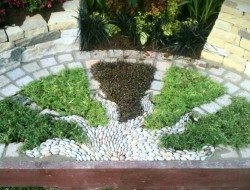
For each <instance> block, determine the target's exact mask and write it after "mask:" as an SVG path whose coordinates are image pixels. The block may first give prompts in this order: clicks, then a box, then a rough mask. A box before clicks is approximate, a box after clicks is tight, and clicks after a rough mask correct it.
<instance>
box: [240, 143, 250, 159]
mask: <svg viewBox="0 0 250 190" xmlns="http://www.w3.org/2000/svg"><path fill="white" fill-rule="evenodd" d="M240 154H241V156H242V158H250V145H248V146H247V147H245V148H241V149H240Z"/></svg>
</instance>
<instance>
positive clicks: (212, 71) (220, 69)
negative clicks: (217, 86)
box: [209, 67, 226, 76]
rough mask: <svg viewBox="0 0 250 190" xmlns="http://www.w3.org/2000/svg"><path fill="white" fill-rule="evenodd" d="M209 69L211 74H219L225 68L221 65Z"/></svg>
mask: <svg viewBox="0 0 250 190" xmlns="http://www.w3.org/2000/svg"><path fill="white" fill-rule="evenodd" d="M209 71H210V72H211V73H212V74H213V75H217V76H221V75H222V74H223V73H224V72H225V71H226V70H225V69H224V68H222V67H219V68H211V69H209Z"/></svg>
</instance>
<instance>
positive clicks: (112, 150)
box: [26, 95, 214, 161]
mask: <svg viewBox="0 0 250 190" xmlns="http://www.w3.org/2000/svg"><path fill="white" fill-rule="evenodd" d="M96 99H97V100H98V101H100V102H101V103H102V105H103V107H104V108H105V109H106V115H107V117H108V118H109V123H108V124H107V125H106V126H98V127H96V128H94V127H91V126H89V125H88V124H87V122H86V121H85V120H84V118H82V117H79V116H75V115H73V116H68V117H61V118H60V119H62V120H65V121H68V122H74V123H77V124H78V125H79V126H80V127H81V128H82V129H83V131H84V132H86V134H87V137H88V144H82V145H79V144H76V142H75V141H73V140H68V139H58V138H54V139H49V140H47V141H46V142H44V143H42V144H41V145H40V146H39V147H37V148H34V149H33V150H27V151H26V155H27V156H30V157H34V158H43V157H46V156H50V155H62V156H67V157H71V158H74V159H76V160H79V161H92V160H113V161H116V160H117V161H118V160H148V161H154V160H205V159H206V158H207V157H209V156H210V155H211V154H212V153H213V152H214V147H212V146H209V145H207V146H204V147H203V148H202V149H201V151H188V150H174V149H171V148H170V149H165V148H162V147H160V146H159V141H160V140H159V138H160V137H161V136H162V135H163V134H169V135H171V134H181V133H183V132H184V131H185V125H186V123H187V122H188V120H189V117H190V113H187V114H185V115H184V116H182V117H181V119H180V121H179V122H177V123H176V124H175V125H173V126H172V127H164V128H162V129H160V130H150V129H146V128H143V127H142V126H143V125H144V118H145V117H147V116H149V115H150V114H151V113H152V112H153V104H152V103H151V101H150V96H149V95H146V96H144V97H143V98H142V100H141V105H142V108H143V111H144V113H143V115H142V116H138V117H136V118H135V119H131V120H128V121H127V122H119V121H118V120H119V112H118V107H117V105H116V104H115V103H114V102H111V101H109V100H106V99H103V98H102V97H100V96H98V95H96Z"/></svg>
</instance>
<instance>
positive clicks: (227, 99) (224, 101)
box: [215, 94, 232, 106]
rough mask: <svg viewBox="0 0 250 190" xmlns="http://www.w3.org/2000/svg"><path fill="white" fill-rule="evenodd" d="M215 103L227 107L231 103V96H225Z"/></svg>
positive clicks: (217, 99)
mask: <svg viewBox="0 0 250 190" xmlns="http://www.w3.org/2000/svg"><path fill="white" fill-rule="evenodd" d="M215 102H216V103H218V104H219V105H220V106H228V105H230V104H231V103H232V100H231V96H229V95H228V94H225V95H223V96H221V97H219V98H216V99H215Z"/></svg>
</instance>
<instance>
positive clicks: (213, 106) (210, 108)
mask: <svg viewBox="0 0 250 190" xmlns="http://www.w3.org/2000/svg"><path fill="white" fill-rule="evenodd" d="M201 108H202V109H204V110H205V111H207V112H208V113H211V114H212V113H216V112H218V111H219V110H220V109H221V106H219V105H218V104H217V103H215V102H210V103H208V104H203V105H201Z"/></svg>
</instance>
